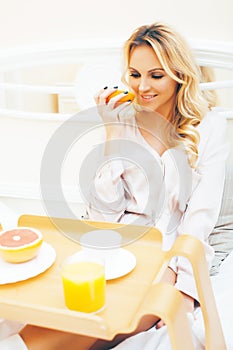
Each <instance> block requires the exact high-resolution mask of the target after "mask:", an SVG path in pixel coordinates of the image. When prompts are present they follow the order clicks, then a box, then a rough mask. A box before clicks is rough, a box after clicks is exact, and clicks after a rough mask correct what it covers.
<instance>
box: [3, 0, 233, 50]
mask: <svg viewBox="0 0 233 350" xmlns="http://www.w3.org/2000/svg"><path fill="white" fill-rule="evenodd" d="M232 13H233V1H232V0H221V1H219V0H195V1H190V0H163V1H161V0H142V1H140V2H138V1H136V0H117V1H112V0H98V1H95V0H93V1H84V0H59V1H58V0H7V1H6V0H0V49H1V48H6V47H13V46H17V45H28V44H29V45H31V44H38V43H41V42H52V41H63V40H67V39H70V40H73V39H76V38H80V37H81V38H88V37H90V36H92V37H96V38H99V37H107V38H109V37H112V38H118V37H123V38H124V39H125V38H127V37H128V35H130V33H131V32H132V30H133V29H135V28H136V27H137V26H139V25H141V24H146V23H151V22H154V21H166V22H167V23H169V24H171V25H174V26H175V28H176V29H178V30H179V31H181V32H182V33H183V34H184V35H186V36H188V37H191V38H208V39H213V40H215V39H216V40H223V41H233V20H232Z"/></svg>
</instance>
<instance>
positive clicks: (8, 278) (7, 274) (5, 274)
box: [0, 242, 56, 285]
mask: <svg viewBox="0 0 233 350" xmlns="http://www.w3.org/2000/svg"><path fill="white" fill-rule="evenodd" d="M55 259H56V252H55V249H54V248H53V247H52V246H51V245H50V244H48V243H46V242H43V243H42V245H41V248H40V251H39V253H38V255H37V256H36V257H35V258H33V259H32V260H29V261H26V262H23V263H17V264H13V263H8V262H6V261H5V260H3V259H2V258H0V271H1V274H0V285H1V284H7V283H15V282H19V281H24V280H27V279H29V278H31V277H35V276H37V275H39V274H40V273H42V272H44V271H46V270H47V269H48V268H49V267H50V266H51V265H52V264H53V263H54V261H55Z"/></svg>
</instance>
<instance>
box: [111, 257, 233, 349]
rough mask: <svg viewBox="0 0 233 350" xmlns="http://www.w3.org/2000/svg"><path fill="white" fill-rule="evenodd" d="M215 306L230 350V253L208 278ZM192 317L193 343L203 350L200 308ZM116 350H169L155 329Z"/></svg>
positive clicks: (232, 305) (232, 265) (232, 345)
mask: <svg viewBox="0 0 233 350" xmlns="http://www.w3.org/2000/svg"><path fill="white" fill-rule="evenodd" d="M211 281H212V286H213V290H214V294H215V298H216V304H217V308H218V312H219V316H220V320H221V324H222V328H223V333H224V337H225V341H226V347H227V350H233V332H232V330H233V326H232V323H233V302H232V300H231V299H232V298H233V251H232V252H231V253H230V254H229V255H228V257H227V258H226V259H225V261H224V262H223V263H222V265H221V267H220V270H219V273H218V275H216V276H213V277H211ZM194 316H195V317H193V316H192V315H189V320H190V323H191V327H192V333H193V341H194V344H195V349H196V350H205V345H204V344H205V329H204V324H203V319H202V313H201V310H200V308H197V309H196V310H195V315H194ZM114 349H115V350H142V349H143V350H171V349H172V348H171V345H170V340H169V335H168V332H167V329H166V327H162V328H160V329H159V330H156V329H155V328H153V329H150V330H149V331H147V332H143V333H140V334H137V335H136V336H133V337H131V338H128V339H127V340H125V341H124V342H122V343H121V344H119V345H118V346H116V347H115V348H114ZM219 350H221V349H219Z"/></svg>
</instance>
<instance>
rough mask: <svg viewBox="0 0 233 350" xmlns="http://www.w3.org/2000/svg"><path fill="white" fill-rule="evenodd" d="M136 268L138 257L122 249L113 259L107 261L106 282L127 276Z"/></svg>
mask: <svg viewBox="0 0 233 350" xmlns="http://www.w3.org/2000/svg"><path fill="white" fill-rule="evenodd" d="M135 266H136V257H135V256H134V254H133V253H131V252H129V251H128V250H126V249H122V248H120V249H119V251H118V252H117V253H115V254H113V256H112V258H111V259H108V260H107V263H106V265H105V277H106V280H113V279H115V278H119V277H122V276H125V275H127V274H128V273H129V272H131V271H132V270H133V269H134V268H135Z"/></svg>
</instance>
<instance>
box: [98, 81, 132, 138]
mask: <svg viewBox="0 0 233 350" xmlns="http://www.w3.org/2000/svg"><path fill="white" fill-rule="evenodd" d="M116 89H117V88H107V87H106V88H103V89H101V90H100V91H99V92H98V93H97V94H96V95H95V97H94V99H95V103H96V105H97V108H98V113H99V115H100V117H101V118H102V120H103V122H104V123H105V124H106V127H107V129H109V130H111V133H109V134H112V133H113V134H116V135H115V136H118V133H119V130H118V131H117V130H114V127H115V126H114V125H112V126H111V125H109V124H111V123H119V122H120V113H121V112H122V111H123V110H124V109H125V108H126V107H127V106H128V105H129V104H130V103H131V100H129V101H126V102H119V101H120V100H121V98H122V97H125V96H126V95H127V93H128V92H127V91H125V92H124V93H120V94H118V95H116V96H114V97H112V98H111V100H110V101H109V102H108V97H109V96H110V95H111V94H112V93H113V92H115V91H116ZM116 129H118V128H116ZM109 130H108V131H109ZM109 136H110V135H109Z"/></svg>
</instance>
